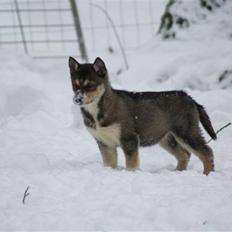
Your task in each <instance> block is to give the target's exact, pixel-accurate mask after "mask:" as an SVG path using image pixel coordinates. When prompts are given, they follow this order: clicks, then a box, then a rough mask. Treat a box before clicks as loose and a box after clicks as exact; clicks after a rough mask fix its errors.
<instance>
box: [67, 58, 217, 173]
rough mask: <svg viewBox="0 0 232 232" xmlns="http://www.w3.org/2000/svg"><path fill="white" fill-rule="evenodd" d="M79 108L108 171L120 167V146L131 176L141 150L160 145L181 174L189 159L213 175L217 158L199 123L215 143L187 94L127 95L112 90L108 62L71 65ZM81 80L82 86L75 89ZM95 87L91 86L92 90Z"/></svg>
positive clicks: (204, 117)
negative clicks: (192, 155)
mask: <svg viewBox="0 0 232 232" xmlns="http://www.w3.org/2000/svg"><path fill="white" fill-rule="evenodd" d="M69 67H70V73H71V79H72V87H73V91H74V93H75V98H74V99H75V100H74V101H75V102H77V103H78V104H80V107H81V111H82V115H83V118H84V123H85V125H86V127H87V129H88V130H89V132H90V133H91V134H92V135H93V137H94V138H95V139H96V141H97V143H98V145H99V148H100V151H101V153H102V157H103V163H104V165H106V166H111V167H113V168H115V167H116V166H117V158H116V157H117V155H116V147H118V146H121V148H122V149H123V151H124V153H125V157H126V167H127V169H129V170H134V169H136V168H138V165H139V164H138V163H139V162H138V147H139V146H149V145H153V144H156V143H159V144H160V145H161V146H162V147H163V148H165V149H166V150H167V151H168V152H170V153H171V154H172V155H174V156H175V157H176V159H177V162H178V163H177V167H176V169H177V170H180V171H181V170H185V169H186V168H187V165H188V162H189V159H190V153H191V152H192V153H194V154H196V155H197V156H198V157H199V159H200V160H201V161H202V163H203V166H204V174H206V175H208V174H209V173H210V172H211V171H213V170H214V162H213V152H212V150H211V148H210V147H209V146H208V145H207V144H206V141H205V139H204V138H203V137H202V134H201V131H200V127H199V122H201V123H202V124H203V126H204V128H205V129H206V131H207V132H208V133H209V135H210V136H211V137H212V138H213V139H216V134H215V132H214V130H213V127H212V125H211V122H210V119H209V116H208V115H207V113H206V111H205V110H204V108H203V107H202V106H201V105H199V104H198V103H196V102H195V101H194V100H193V99H192V98H191V97H190V96H189V95H187V94H186V93H185V92H183V91H168V92H138V93H134V92H128V91H123V90H115V89H113V88H112V87H111V85H110V82H109V79H108V74H107V70H106V67H105V64H104V62H103V61H102V60H101V59H100V58H96V60H95V62H94V63H93V64H79V63H78V62H77V61H76V60H74V59H73V58H70V59H69ZM76 80H78V84H79V85H78V86H77V84H76ZM89 83H91V86H90V85H89Z"/></svg>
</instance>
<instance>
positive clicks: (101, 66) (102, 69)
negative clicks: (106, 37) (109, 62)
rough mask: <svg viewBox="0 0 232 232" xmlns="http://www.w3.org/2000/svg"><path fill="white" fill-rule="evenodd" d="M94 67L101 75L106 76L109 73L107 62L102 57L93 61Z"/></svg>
mask: <svg viewBox="0 0 232 232" xmlns="http://www.w3.org/2000/svg"><path fill="white" fill-rule="evenodd" d="M93 69H94V71H95V72H96V73H97V74H98V75H99V76H101V77H104V76H105V75H106V73H107V70H106V66H105V63H104V61H103V60H102V59H101V58H100V57H97V58H96V59H95V61H94V63H93Z"/></svg>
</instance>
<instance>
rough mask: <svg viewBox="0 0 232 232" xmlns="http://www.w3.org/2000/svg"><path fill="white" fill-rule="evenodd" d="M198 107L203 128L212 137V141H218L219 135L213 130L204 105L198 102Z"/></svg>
mask: <svg viewBox="0 0 232 232" xmlns="http://www.w3.org/2000/svg"><path fill="white" fill-rule="evenodd" d="M196 105H197V110H198V112H199V116H200V121H201V123H202V125H203V127H204V128H205V130H206V131H207V133H208V134H209V135H210V137H211V138H212V139H214V140H216V139H217V135H216V133H215V131H214V129H213V126H212V124H211V121H210V118H209V115H208V114H207V112H206V110H205V109H204V107H203V106H202V105H200V104H198V103H197V102H196Z"/></svg>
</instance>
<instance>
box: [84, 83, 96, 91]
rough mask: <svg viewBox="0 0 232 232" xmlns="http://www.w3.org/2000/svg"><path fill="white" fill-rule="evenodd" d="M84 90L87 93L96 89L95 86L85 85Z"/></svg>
mask: <svg viewBox="0 0 232 232" xmlns="http://www.w3.org/2000/svg"><path fill="white" fill-rule="evenodd" d="M85 89H86V90H87V91H94V90H95V89H96V85H95V84H87V85H86V86H85Z"/></svg>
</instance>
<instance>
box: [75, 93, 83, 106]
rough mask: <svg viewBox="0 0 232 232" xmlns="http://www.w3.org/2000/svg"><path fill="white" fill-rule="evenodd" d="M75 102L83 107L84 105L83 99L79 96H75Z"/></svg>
mask: <svg viewBox="0 0 232 232" xmlns="http://www.w3.org/2000/svg"><path fill="white" fill-rule="evenodd" d="M73 102H74V104H77V105H82V104H83V97H82V96H79V95H75V96H74V97H73Z"/></svg>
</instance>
